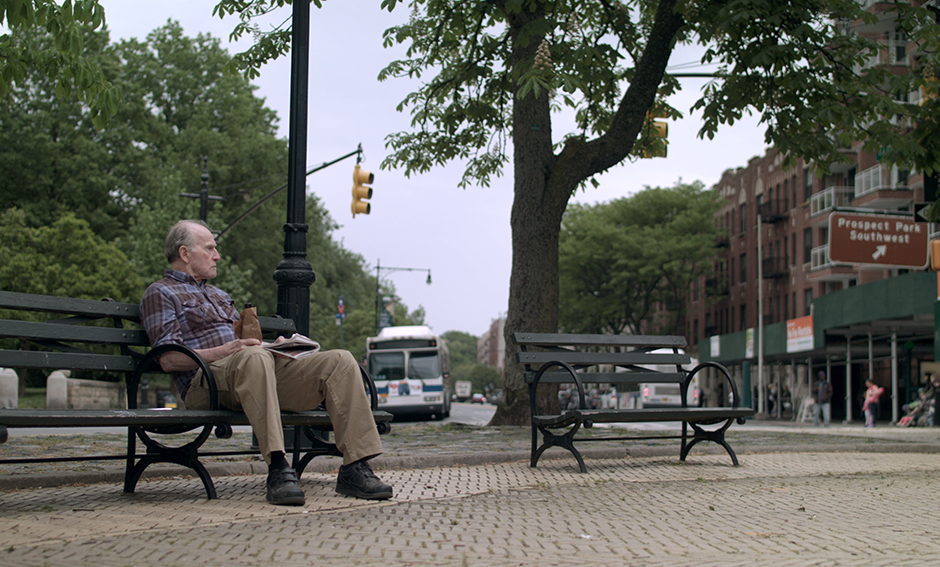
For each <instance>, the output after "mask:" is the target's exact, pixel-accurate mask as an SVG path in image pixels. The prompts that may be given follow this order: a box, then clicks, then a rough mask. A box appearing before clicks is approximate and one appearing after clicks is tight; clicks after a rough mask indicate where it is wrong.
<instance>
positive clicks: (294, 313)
mask: <svg viewBox="0 0 940 567" xmlns="http://www.w3.org/2000/svg"><path fill="white" fill-rule="evenodd" d="M291 25H292V30H291V82H290V128H289V134H288V135H289V138H288V152H287V154H288V155H287V222H286V223H284V259H283V260H281V262H280V263H279V264H278V265H277V269H276V270H274V281H275V282H277V314H278V315H280V316H281V317H285V318H289V319H292V320H293V321H294V325H295V326H296V328H297V332H299V333H302V334H304V335H306V334H308V333H309V330H310V286H311V284H313V282H314V281H316V279H317V275H316V274H315V273H314V272H313V268H311V266H310V263H309V262H307V229H308V226H307V223H306V215H307V210H306V206H307V203H306V198H307V191H306V171H305V170H306V164H307V83H308V80H309V74H310V71H309V59H310V52H309V46H310V2H309V1H306V0H301V1H299V2H294V3H293V15H292V21H291Z"/></svg>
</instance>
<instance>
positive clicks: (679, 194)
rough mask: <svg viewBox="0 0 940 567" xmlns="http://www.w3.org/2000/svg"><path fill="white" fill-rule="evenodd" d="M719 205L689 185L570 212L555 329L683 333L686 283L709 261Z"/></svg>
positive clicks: (697, 185)
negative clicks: (557, 319) (556, 327)
mask: <svg viewBox="0 0 940 567" xmlns="http://www.w3.org/2000/svg"><path fill="white" fill-rule="evenodd" d="M719 204H720V203H719V198H718V196H717V195H716V194H715V193H714V192H713V191H706V190H704V188H703V186H702V184H701V183H698V182H696V183H693V184H682V183H679V184H677V185H676V186H675V187H672V188H668V189H662V188H646V189H645V190H643V191H641V192H639V193H637V194H635V195H633V196H630V197H624V198H622V199H617V200H614V201H611V202H610V203H602V204H598V205H593V206H586V205H573V206H569V207H568V210H567V211H566V212H565V216H564V219H563V221H562V227H561V241H560V245H559V279H560V289H561V300H560V302H559V326H560V328H561V329H563V330H564V331H566V332H572V333H610V334H621V333H633V334H641V333H647V334H660V333H662V334H684V328H683V326H684V321H685V316H684V315H685V305H686V304H687V300H688V295H689V293H690V292H691V286H692V282H694V281H696V280H697V279H698V278H699V277H701V276H702V275H704V274H705V273H707V272H708V270H710V269H711V266H712V263H713V261H714V256H715V253H714V249H715V248H714V245H715V238H716V236H717V232H718V229H717V227H716V226H715V222H714V214H715V212H716V211H717V210H718V208H719ZM664 312H665V314H666V316H665V318H663V313H664Z"/></svg>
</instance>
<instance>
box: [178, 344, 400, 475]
mask: <svg viewBox="0 0 940 567" xmlns="http://www.w3.org/2000/svg"><path fill="white" fill-rule="evenodd" d="M209 366H210V368H211V369H212V375H213V376H214V377H215V380H216V385H217V387H218V393H219V404H220V405H221V406H222V407H225V408H228V409H232V410H237V411H244V412H245V415H246V416H247V417H248V421H249V423H251V427H252V429H253V430H254V433H255V436H256V437H257V438H258V446H259V448H260V449H261V454H262V455H263V456H264V460H265V462H267V463H268V464H270V462H271V453H272V452H274V451H281V452H284V430H283V428H282V426H281V410H284V411H305V410H313V409H316V408H317V407H318V406H319V405H320V404H321V403H322V402H323V401H326V410H327V412H329V414H330V421H331V422H332V424H333V437H334V440H335V441H336V447H337V448H338V449H339V450H340V451H342V452H343V464H345V465H348V464H350V463H353V462H355V461H358V460H360V459H364V458H371V457H375V456H376V455H379V454H381V453H382V442H381V440H380V439H379V433H378V431H377V430H376V427H375V420H374V419H373V418H372V410H371V407H370V405H369V398H368V396H367V395H366V390H365V387H364V386H363V383H362V375H361V374H360V373H359V365H358V364H357V363H356V359H355V358H353V356H352V354H350V353H349V352H348V351H345V350H330V351H321V352H318V353H317V354H315V355H313V356H310V357H307V358H304V359H301V360H291V359H287V358H281V357H275V356H273V355H272V354H271V353H270V352H268V351H266V350H264V349H263V348H261V347H248V348H246V349H244V350H242V351H240V352H237V353H235V354H233V355H231V356H227V357H225V358H223V359H222V360H218V361H216V362H213V363H211V364H210V365H209ZM185 403H186V407H187V408H189V409H208V407H209V388H208V386H207V385H206V382H205V380H204V379H203V376H202V372H199V373H197V374H196V376H195V377H194V378H193V381H192V383H191V384H190V386H189V391H188V392H187V393H186V400H185Z"/></svg>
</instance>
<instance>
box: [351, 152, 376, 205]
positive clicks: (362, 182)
mask: <svg viewBox="0 0 940 567" xmlns="http://www.w3.org/2000/svg"><path fill="white" fill-rule="evenodd" d="M374 179H375V176H374V175H372V174H371V173H369V172H368V171H366V170H364V169H360V168H359V164H358V163H357V164H356V169H355V170H353V188H352V214H353V218H356V215H367V214H369V211H370V210H372V205H370V204H369V203H366V202H365V201H366V199H371V198H372V187H366V185H372V181H373V180H374Z"/></svg>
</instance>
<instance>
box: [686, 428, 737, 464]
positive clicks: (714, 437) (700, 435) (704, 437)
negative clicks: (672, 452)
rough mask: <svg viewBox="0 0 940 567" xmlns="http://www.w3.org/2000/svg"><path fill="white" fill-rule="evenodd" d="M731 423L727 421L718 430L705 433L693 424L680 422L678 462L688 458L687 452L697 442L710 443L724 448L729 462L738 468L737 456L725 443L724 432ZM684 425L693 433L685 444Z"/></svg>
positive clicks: (705, 431)
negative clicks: (680, 437)
mask: <svg viewBox="0 0 940 567" xmlns="http://www.w3.org/2000/svg"><path fill="white" fill-rule="evenodd" d="M732 422H733V420H730V419H729V420H728V422H727V423H725V424H724V425H723V426H721V427H720V428H718V429H716V430H714V431H707V430H705V429H702V428H701V427H699V426H698V425H696V424H694V423H688V422H685V421H683V422H682V448H681V450H680V453H679V460H680V461H684V460H685V458H686V457H687V456H688V454H689V451H690V450H691V449H692V447H694V446H695V444H696V443H698V442H699V441H711V442H713V443H717V444H719V445H721V446H722V447H724V448H725V451H727V452H728V456H730V457H731V462H732V463H733V464H734V466H739V463H738V456H737V455H736V454H735V452H734V449H732V448H731V445H729V444H728V442H727V441H725V431H726V430H727V429H728V427H730V426H731V423H732ZM686 425H690V426H692V431H693V432H694V435H693V436H692V440H691V441H688V442H686Z"/></svg>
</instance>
